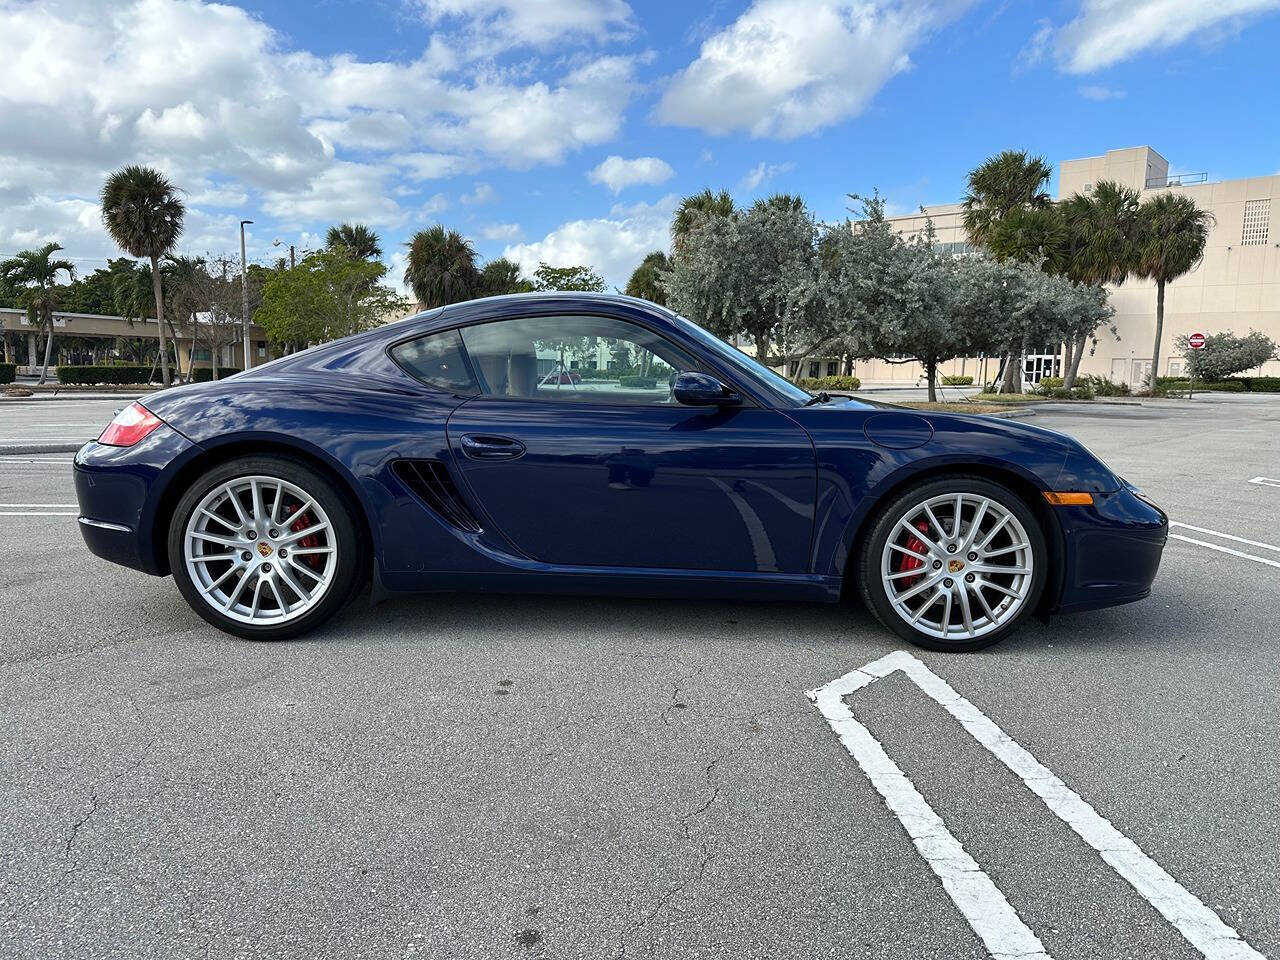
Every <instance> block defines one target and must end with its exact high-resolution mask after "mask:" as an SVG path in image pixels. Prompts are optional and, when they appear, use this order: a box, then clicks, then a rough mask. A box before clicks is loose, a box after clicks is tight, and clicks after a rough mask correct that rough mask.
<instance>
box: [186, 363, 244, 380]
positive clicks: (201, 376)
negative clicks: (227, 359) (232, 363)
mask: <svg viewBox="0 0 1280 960" xmlns="http://www.w3.org/2000/svg"><path fill="white" fill-rule="evenodd" d="M238 372H239V370H233V369H229V367H219V369H218V379H219V380H221V379H223V378H224V376H230V375H232V374H238ZM191 379H192V383H209V381H210V380H212V379H214V371H212V370H211V369H210V367H207V366H197V367H196V369H195V370H192V371H191Z"/></svg>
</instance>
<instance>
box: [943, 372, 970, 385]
mask: <svg viewBox="0 0 1280 960" xmlns="http://www.w3.org/2000/svg"><path fill="white" fill-rule="evenodd" d="M972 383H973V377H971V376H969V375H968V374H965V375H964V376H963V377H962V376H960V375H958V374H957V375H955V376H951V377H943V378H942V385H943V386H944V387H967V386H970V385H971V384H972Z"/></svg>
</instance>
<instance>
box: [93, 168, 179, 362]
mask: <svg viewBox="0 0 1280 960" xmlns="http://www.w3.org/2000/svg"><path fill="white" fill-rule="evenodd" d="M101 202H102V222H103V223H104V224H105V225H106V228H107V233H109V234H111V239H113V240H114V241H115V242H116V243H117V244H119V246H120V247H121V249H123V250H124V251H125V252H126V253H128V254H129V255H130V256H132V257H147V258H148V259H149V260H150V261H151V283H152V298H153V300H154V302H155V308H156V321H157V323H156V326H157V328H158V334H159V338H160V378H161V381H162V382H163V383H164V385H165V386H166V387H167V386H168V385H169V383H170V378H169V349H168V344H167V341H166V337H165V323H164V294H163V292H162V290H161V280H160V258H161V257H163V256H165V255H166V254H168V253H169V251H171V250H172V249H173V246H174V244H175V243H177V242H178V237H180V236H181V235H182V220H183V217H184V216H185V214H186V208H185V207H184V206H183V203H182V201H181V200H179V199H178V195H177V191H176V190H175V189H174V186H173V184H172V183H170V182H169V180H168V178H166V177H165V176H164V174H162V173H161V172H160V171H159V170H155V169H153V168H151V167H142V166H138V165H136V164H131V165H130V166H127V167H124V168H123V169H121V170H117V171H116V172H115V173H113V174H111V176H109V177H107V181H106V183H105V184H103V186H102V197H101Z"/></svg>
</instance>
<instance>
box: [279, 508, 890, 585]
mask: <svg viewBox="0 0 1280 960" xmlns="http://www.w3.org/2000/svg"><path fill="white" fill-rule="evenodd" d="M297 509H298V508H297V507H293V508H292V509H291V510H290V511H289V516H290V517H293V522H292V523H291V524H289V530H290V531H291V532H292V533H297V532H298V531H299V530H305V529H307V527H309V526H311V525H312V524H314V523H315V522H316V521H315V518H314V517H312V516H311V511H310V510H304V511H303V512H302V513H300V514H298V516H296V517H294V511H296V510H297ZM319 545H320V540H319V538H317V537H316V535H315V534H314V533H309V534H307V535H306V536H305V537H303V538H302V539H301V540H299V541H298V546H299V547H302V548H303V549H304V550H306V549H310V548H311V547H318V546H319ZM913 549H914V548H913ZM302 562H303V563H305V564H306V565H307V566H308V567H310V568H311V569H312V570H319V569H320V564H321V562H322V561H321V559H320V554H318V553H308V554H305V555H304V556H303V557H302Z"/></svg>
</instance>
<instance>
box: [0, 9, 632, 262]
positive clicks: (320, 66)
mask: <svg viewBox="0 0 1280 960" xmlns="http://www.w3.org/2000/svg"><path fill="white" fill-rule="evenodd" d="M450 4H452V5H453V6H457V4H456V3H453V0H450V3H447V4H445V5H444V6H441V7H440V10H442V11H444V14H447V10H445V7H448V6H450ZM532 6H539V5H532ZM541 6H546V7H547V8H548V10H547V11H543V12H542V13H539V12H538V11H527V10H524V7H523V6H521V5H517V4H514V3H511V4H508V5H504V4H503V3H497V2H486V3H481V4H479V6H478V7H476V9H478V10H480V12H481V16H482V19H483V20H484V22H490V21H493V22H495V23H497V22H501V23H506V22H508V21H509V22H510V23H512V24H515V25H516V26H518V27H519V28H520V29H522V30H526V32H527V34H528V36H530V37H533V36H545V37H547V38H553V37H556V36H558V37H559V38H560V40H561V42H563V41H564V38H565V37H567V36H574V37H581V38H587V39H602V38H606V37H607V36H608V35H611V32H613V31H616V30H618V29H621V28H622V27H623V26H624V25H625V24H627V23H629V22H630V21H629V18H630V8H629V7H627V6H626V4H625V3H621V0H616V2H612V3H610V2H604V0H602V2H601V3H599V4H594V5H593V4H590V3H588V2H587V0H574V2H572V3H569V4H568V5H564V4H545V5H541ZM551 8H554V9H551ZM588 8H591V9H588ZM458 9H459V10H461V8H460V7H459V8H458ZM592 9H594V10H595V13H594V14H592V13H591V10H592ZM574 10H577V11H578V12H577V13H576V14H575V13H573V11H574ZM485 11H488V12H485ZM504 11H505V12H504ZM442 15H443V14H442ZM459 15H461V14H460V13H459ZM591 16H595V20H592V19H591ZM486 18H487V19H486ZM494 18H497V19H496V20H495V19H494ZM504 18H505V19H504ZM575 18H576V19H575ZM592 23H596V24H597V25H599V26H597V27H592V26H591V24H592ZM556 24H560V26H556ZM539 25H541V26H539ZM539 30H541V31H542V33H539ZM557 30H559V31H560V33H559V34H557V33H556V31H557ZM444 33H446V31H443V30H439V31H437V32H436V35H433V37H432V39H431V41H430V43H429V44H428V45H427V47H426V49H424V50H422V51H421V53H420V54H419V55H417V56H416V58H412V59H405V60H388V61H364V60H360V59H358V58H356V57H353V56H351V55H346V54H341V55H335V56H317V55H315V54H312V53H309V52H307V51H305V50H292V49H289V48H288V47H287V46H286V43H285V41H284V40H283V39H282V38H281V37H280V36H279V35H278V34H277V33H276V32H275V31H274V30H273V29H272V28H271V27H270V26H268V25H267V24H266V23H265V22H263V21H262V20H260V19H258V18H257V17H255V16H254V15H253V14H251V13H249V12H247V11H245V10H244V9H241V8H240V7H237V6H233V5H230V4H227V3H208V2H204V0H39V2H21V0H2V2H0V36H3V37H4V38H5V41H6V49H7V50H8V51H9V53H8V54H7V59H6V61H5V76H4V82H3V84H0V194H4V195H5V196H6V197H8V196H9V194H8V193H7V192H6V191H16V192H15V193H13V194H12V196H11V198H10V202H6V203H0V243H3V242H8V243H11V242H12V240H13V238H16V237H19V236H31V235H35V234H41V233H44V232H45V231H47V230H48V229H49V226H48V225H49V224H58V225H59V229H62V230H65V233H63V234H61V235H60V237H59V239H61V240H62V242H63V243H64V244H67V245H68V246H69V245H70V241H72V240H75V241H76V242H77V243H84V244H87V245H91V244H98V245H97V246H95V247H94V250H95V251H96V250H98V249H103V250H104V252H114V250H112V249H111V248H109V247H107V248H105V249H104V248H103V247H102V246H101V244H100V240H97V239H94V237H100V231H98V230H97V228H94V229H93V230H91V231H88V232H86V230H85V229H82V228H80V227H77V224H78V223H79V219H78V218H77V217H71V218H68V217H66V216H59V215H57V214H56V212H55V211H56V210H58V209H65V208H66V205H67V204H76V205H83V204H93V203H94V202H95V198H96V195H97V191H98V189H99V188H100V186H101V183H102V179H103V177H104V175H105V174H106V173H107V172H108V171H109V170H111V169H113V168H116V167H119V166H121V165H123V164H125V163H134V162H140V163H147V164H152V165H155V166H157V167H159V168H160V169H162V170H163V171H164V172H165V173H166V174H167V175H168V176H169V177H170V178H171V179H172V180H173V181H174V183H175V184H176V185H178V186H179V187H183V188H186V189H187V191H188V202H189V204H190V205H191V206H192V207H193V222H194V219H195V217H196V214H198V212H199V207H200V206H201V205H208V206H210V207H222V208H227V207H232V206H239V207H242V208H243V210H244V213H245V214H247V215H249V216H254V215H255V214H256V213H258V212H260V211H265V212H266V213H268V214H273V215H276V216H279V217H281V218H282V219H285V220H288V221H289V222H290V223H303V222H309V221H326V220H327V221H330V222H332V221H333V220H337V219H340V218H344V217H359V218H360V219H362V220H370V221H373V222H375V223H379V224H384V225H385V224H393V223H396V222H399V221H400V220H402V219H403V218H404V216H405V215H406V214H405V212H404V211H402V210H401V209H400V208H399V207H398V206H397V203H396V200H395V199H393V197H394V196H395V195H396V190H395V189H394V183H395V180H396V179H397V178H403V177H406V176H407V177H409V178H413V179H418V180H430V179H434V178H437V177H446V176H454V175H457V174H458V173H462V172H467V171H475V170H477V169H480V168H483V167H486V166H493V165H495V164H506V165H509V166H512V167H517V168H521V169H523V168H527V167H530V166H533V165H536V164H541V163H559V162H561V161H563V160H564V158H565V156H566V155H568V154H569V153H571V152H573V151H575V150H578V149H581V148H583V147H586V146H592V145H595V144H599V143H602V142H604V141H606V140H608V139H610V138H612V137H613V136H614V135H615V134H616V133H617V131H618V129H619V126H620V124H621V121H622V116H623V112H624V110H625V109H626V106H627V104H628V102H629V101H630V98H631V96H632V94H633V92H634V87H635V79H634V74H635V63H636V61H635V59H634V58H632V57H625V56H595V57H592V56H586V57H583V56H580V55H571V56H567V57H565V58H564V59H563V60H557V61H555V62H554V63H553V64H551V65H550V66H549V67H547V68H543V67H542V66H541V65H539V64H529V65H525V66H524V67H522V68H521V69H520V70H514V71H505V72H503V71H500V70H498V69H497V68H496V67H493V66H492V65H486V66H483V67H478V68H473V67H468V68H467V69H466V70H465V71H463V70H462V68H460V67H459V64H460V63H462V64H466V63H467V60H466V58H463V57H460V56H459V55H458V54H457V53H456V52H455V50H454V48H453V47H452V46H451V42H452V41H453V40H456V39H457V38H456V37H454V36H445V37H442V36H441V34H444ZM548 42H550V41H548ZM565 64H569V66H566V65H565ZM259 204H260V205H261V206H259ZM40 216H44V217H45V219H44V220H43V221H41V220H40V219H39V217H40Z"/></svg>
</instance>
